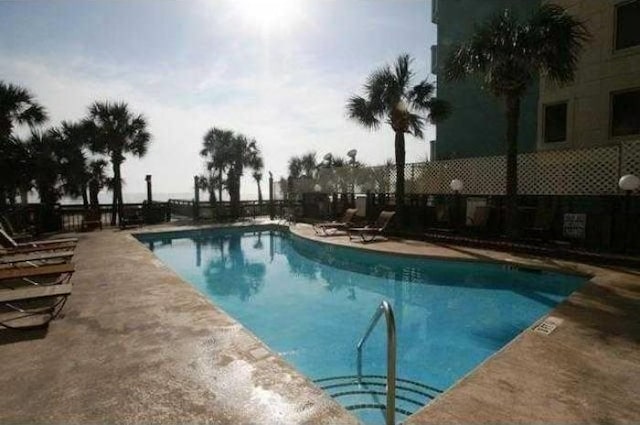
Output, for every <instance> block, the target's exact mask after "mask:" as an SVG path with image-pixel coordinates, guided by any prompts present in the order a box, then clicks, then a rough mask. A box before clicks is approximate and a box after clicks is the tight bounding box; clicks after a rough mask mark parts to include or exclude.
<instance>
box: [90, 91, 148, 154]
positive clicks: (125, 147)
mask: <svg viewBox="0 0 640 425" xmlns="http://www.w3.org/2000/svg"><path fill="white" fill-rule="evenodd" d="M84 126H85V127H86V128H88V131H89V133H88V134H89V135H90V136H89V137H91V150H93V151H94V152H103V153H106V154H107V155H109V156H110V157H111V158H112V160H115V161H117V162H122V161H124V159H125V156H124V155H125V154H127V153H131V154H133V155H134V156H138V157H142V156H144V155H145V154H146V153H147V150H148V148H149V143H150V141H151V134H150V133H149V132H148V131H147V121H146V119H145V118H144V116H143V115H140V114H139V115H135V114H133V113H132V112H131V111H130V110H129V106H128V105H127V104H126V103H124V102H115V103H111V102H95V103H94V104H93V105H91V106H90V107H89V118H88V119H87V120H86V121H85V122H84Z"/></svg>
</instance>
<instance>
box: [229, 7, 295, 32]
mask: <svg viewBox="0 0 640 425" xmlns="http://www.w3.org/2000/svg"><path fill="white" fill-rule="evenodd" d="M304 3H306V2H305V1H304V0H234V1H233V3H232V5H233V8H234V10H235V11H236V12H237V14H238V16H239V17H240V19H242V20H243V21H245V23H246V24H247V25H249V26H252V27H254V28H256V29H260V30H263V31H269V32H270V31H274V30H285V29H290V28H291V27H292V26H294V25H295V24H296V23H299V22H300V21H301V20H302V19H303V18H304Z"/></svg>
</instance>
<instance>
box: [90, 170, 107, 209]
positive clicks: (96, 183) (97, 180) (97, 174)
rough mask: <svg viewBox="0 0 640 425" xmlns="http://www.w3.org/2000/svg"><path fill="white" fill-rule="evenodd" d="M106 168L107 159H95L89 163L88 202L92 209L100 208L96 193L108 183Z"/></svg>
mask: <svg viewBox="0 0 640 425" xmlns="http://www.w3.org/2000/svg"><path fill="white" fill-rule="evenodd" d="M106 168H107V161H105V160H104V159H95V160H93V161H91V162H90V163H89V204H90V205H91V208H93V209H98V208H100V201H99V200H98V194H99V193H100V191H101V190H102V189H103V188H104V187H107V186H108V185H109V180H110V179H109V178H108V177H107V173H106V172H105V169H106Z"/></svg>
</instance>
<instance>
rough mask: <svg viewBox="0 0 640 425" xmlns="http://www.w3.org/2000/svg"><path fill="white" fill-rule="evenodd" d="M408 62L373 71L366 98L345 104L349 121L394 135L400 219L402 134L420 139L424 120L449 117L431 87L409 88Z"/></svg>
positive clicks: (400, 58)
mask: <svg viewBox="0 0 640 425" xmlns="http://www.w3.org/2000/svg"><path fill="white" fill-rule="evenodd" d="M411 62H412V59H411V57H410V56H409V55H407V54H403V55H400V56H398V58H397V59H396V61H395V63H394V65H393V67H391V66H389V65H385V66H383V67H381V68H379V69H377V70H375V71H373V72H372V73H371V74H370V75H369V78H368V79H367V82H366V83H365V85H364V92H365V96H364V97H362V96H357V95H355V96H352V97H350V98H349V100H348V102H347V115H348V117H349V118H351V119H353V120H355V121H356V122H358V123H359V124H362V125H363V126H365V127H367V128H369V129H372V130H376V129H378V128H379V127H380V125H381V124H382V123H385V124H388V125H390V126H391V128H392V129H393V131H394V133H395V155H396V165H397V167H396V209H397V213H398V215H399V216H400V217H402V215H403V210H404V165H405V140H404V135H405V133H410V134H412V135H413V136H414V137H417V138H419V139H422V138H424V133H423V130H424V126H425V123H426V122H427V121H429V122H431V123H436V122H438V121H440V120H442V119H444V118H446V117H447V116H448V114H449V105H448V104H447V103H446V102H445V101H443V100H440V99H437V98H435V97H434V96H433V95H434V92H435V86H434V85H433V84H431V83H429V82H428V81H427V80H423V81H421V82H419V83H418V84H416V85H413V86H412V85H411V84H412V79H413V75H414V74H413V71H412V70H411ZM425 115H426V117H425Z"/></svg>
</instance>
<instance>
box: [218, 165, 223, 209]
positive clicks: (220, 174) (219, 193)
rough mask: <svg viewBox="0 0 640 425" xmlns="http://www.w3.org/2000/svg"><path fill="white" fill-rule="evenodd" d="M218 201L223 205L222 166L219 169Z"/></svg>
mask: <svg viewBox="0 0 640 425" xmlns="http://www.w3.org/2000/svg"><path fill="white" fill-rule="evenodd" d="M218 185H219V186H218V202H220V205H221V206H222V168H220V169H219V170H218Z"/></svg>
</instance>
